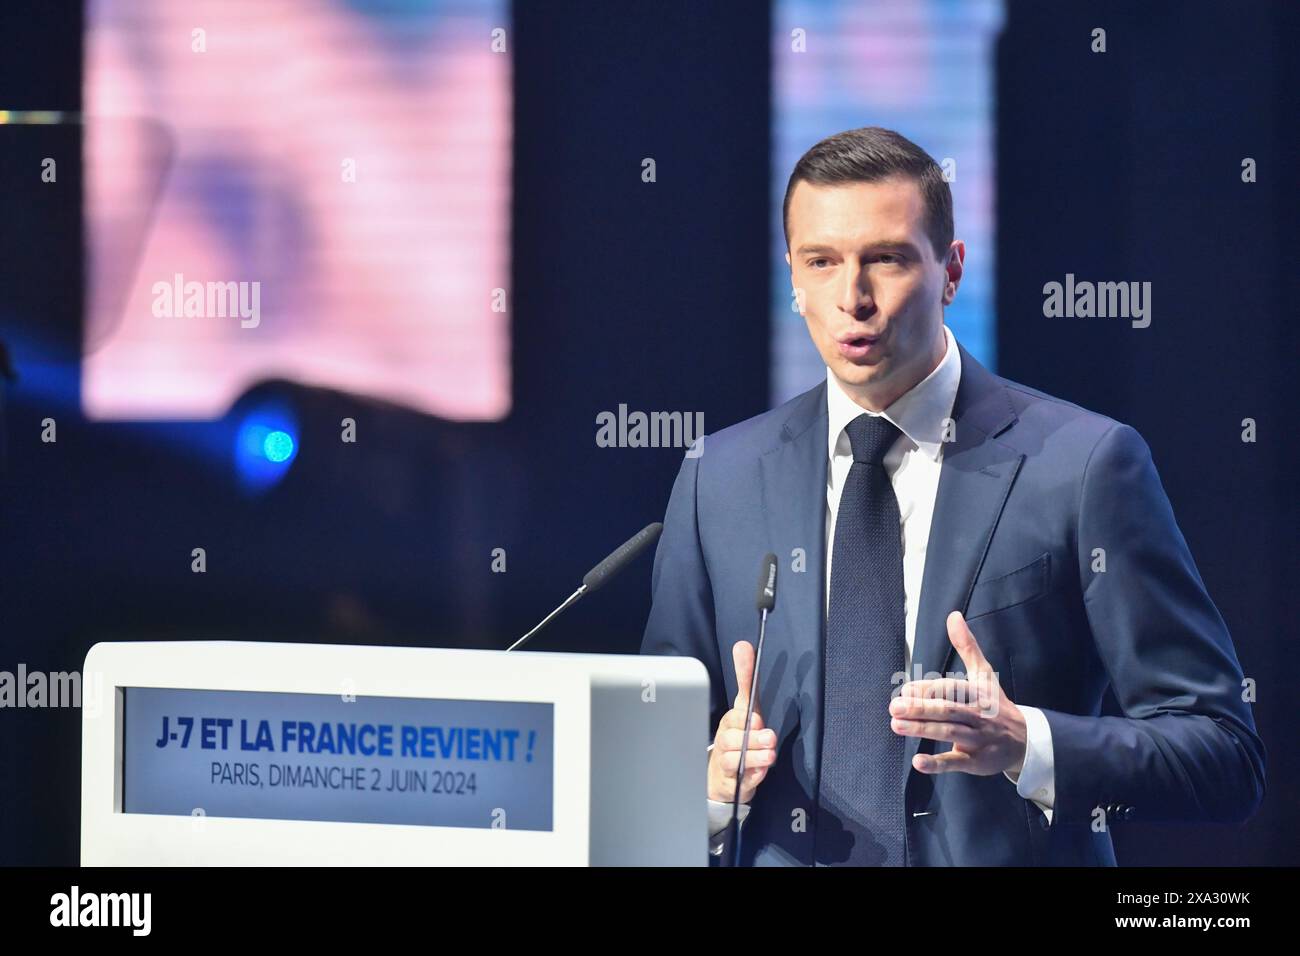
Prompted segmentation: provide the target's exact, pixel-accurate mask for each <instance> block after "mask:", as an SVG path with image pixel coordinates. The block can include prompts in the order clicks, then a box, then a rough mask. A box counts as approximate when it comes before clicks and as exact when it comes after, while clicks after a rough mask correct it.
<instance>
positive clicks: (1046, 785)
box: [1003, 706, 1056, 824]
mask: <svg viewBox="0 0 1300 956" xmlns="http://www.w3.org/2000/svg"><path fill="white" fill-rule="evenodd" d="M1020 712H1021V713H1022V714H1024V715H1025V763H1024V766H1023V767H1021V768H1020V773H1018V774H1014V775H1013V774H1011V773H1010V772H1008V771H1003V775H1004V776H1005V777H1006V778H1007V779H1008V780H1010V781H1011V782H1012V783H1014V784H1015V785H1016V793H1018V794H1020V795H1021V796H1022V797H1024V798H1025V799H1026V800H1032V801H1033V802H1034V804H1035V805H1036V806H1037V807H1038V809H1040V810H1042V811H1043V813H1044V815H1046V817H1047V822H1048V823H1049V824H1050V823H1051V822H1052V808H1053V807H1054V806H1055V805H1056V767H1055V763H1054V756H1053V753H1052V728H1051V725H1049V724H1048V723H1047V717H1046V716H1045V715H1044V714H1043V712H1042V711H1041V710H1039V709H1038V708H1037V707H1025V706H1021V707H1020Z"/></svg>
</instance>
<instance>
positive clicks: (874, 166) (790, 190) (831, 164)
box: [781, 126, 953, 262]
mask: <svg viewBox="0 0 1300 956" xmlns="http://www.w3.org/2000/svg"><path fill="white" fill-rule="evenodd" d="M893 176H905V177H907V178H908V179H911V180H914V181H915V182H916V183H917V185H918V186H920V187H921V198H922V199H924V200H925V219H926V223H925V226H926V233H927V234H928V235H929V236H930V242H931V243H933V245H934V254H935V257H936V258H938V259H939V261H940V262H942V261H944V259H945V258H946V257H947V255H948V247H949V246H950V245H951V244H952V233H953V229H952V190H951V189H949V188H948V182H947V180H945V179H944V178H943V170H941V169H940V168H939V164H938V163H936V162H935V161H934V158H933V157H932V156H931V155H930V154H929V153H927V152H926V151H925V150H923V149H922V148H921V147H920V146H917V145H916V144H915V143H913V142H912V141H911V140H910V139H908V138H907V137H905V136H901V135H899V134H898V133H895V132H894V131H893V130H892V129H883V128H882V127H879V126H864V127H862V128H861V129H850V130H845V131H844V132H843V133H836V134H835V135H834V136H828V137H826V139H824V140H822V141H821V142H820V143H818V144H817V145H816V146H814V147H813V148H812V149H810V150H808V152H806V153H804V154H803V156H801V157H800V158H799V162H797V163H795V165H794V172H792V173H791V174H790V182H789V184H788V185H787V186H786V187H785V203H784V204H783V205H782V207H781V225H782V228H783V229H784V230H785V244H786V246H789V245H790V197H791V196H792V195H794V187H795V186H797V185H798V184H799V183H801V182H806V183H811V184H812V185H814V186H843V185H847V184H849V183H878V182H881V181H882V180H885V179H889V178H891V177H893Z"/></svg>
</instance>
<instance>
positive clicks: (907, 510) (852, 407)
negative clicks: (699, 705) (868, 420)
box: [709, 326, 1056, 854]
mask: <svg viewBox="0 0 1300 956" xmlns="http://www.w3.org/2000/svg"><path fill="white" fill-rule="evenodd" d="M943 334H944V341H945V342H946V347H945V351H944V356H943V359H942V360H941V361H940V362H939V365H938V367H936V368H935V370H934V371H933V372H931V373H930V374H929V375H927V376H926V377H925V378H924V379H922V380H921V381H920V382H919V383H917V384H916V385H915V386H914V387H913V388H912V389H910V390H909V391H908V392H906V393H905V394H903V395H902V396H900V397H899V398H898V399H897V400H896V401H895V402H894V403H893V404H892V405H890V406H889V407H888V408H886V409H885V410H884V411H883V412H880V413H876V412H869V411H867V410H866V409H864V408H862V407H861V406H859V405H858V404H857V403H856V402H854V401H853V399H852V398H850V397H849V396H848V394H847V393H846V392H845V391H844V389H843V388H842V387H841V386H840V384H839V380H838V379H836V378H835V376H834V374H833V373H832V372H831V370H830V369H829V368H827V369H826V406H827V413H828V416H827V418H828V429H829V434H828V435H827V443H826V445H827V449H828V453H829V455H830V462H829V467H828V468H827V470H826V593H825V606H824V610H825V609H829V606H830V582H831V556H832V552H833V551H834V541H835V519H836V516H837V514H838V513H839V506H840V493H841V492H842V491H843V488H844V482H845V481H846V480H847V478H848V475H849V469H850V468H851V467H852V466H853V448H852V445H851V444H850V442H849V435H848V431H847V426H848V424H849V422H851V421H853V419H855V418H857V417H858V416H859V415H862V414H864V413H865V414H868V415H874V414H882V415H884V417H885V418H886V419H888V420H889V421H890V422H891V423H893V424H894V425H895V426H896V427H897V428H898V430H899V431H900V432H902V434H901V435H899V437H898V440H897V441H896V442H894V444H893V446H892V447H891V448H890V449H889V451H888V452H887V453H886V455H885V460H884V467H885V471H886V473H887V474H888V475H889V479H890V482H891V483H892V485H893V487H894V495H895V496H896V497H897V498H898V511H899V517H900V518H901V520H902V537H903V590H904V600H905V611H906V630H905V637H906V643H907V650H906V654H905V657H906V662H907V670H908V671H909V672H910V671H911V669H912V648H913V646H914V644H915V636H916V618H917V611H918V609H919V608H920V605H921V581H922V579H923V578H924V575H925V550H926V547H927V546H928V545H929V541H930V521H931V519H932V518H933V516H934V503H935V499H936V497H937V495H938V491H939V477H940V473H941V471H942V464H943V446H944V440H943V436H944V430H945V424H946V423H947V422H948V420H949V419H950V418H951V417H952V408H953V403H954V402H955V401H956V398H957V385H958V383H959V382H960V381H961V354H960V353H959V352H958V351H957V342H956V339H954V338H953V335H952V332H951V331H950V330H949V329H948V327H947V326H944V328H943ZM950 433H951V431H950ZM1017 706H1018V707H1019V708H1020V712H1021V713H1022V714H1024V716H1025V724H1026V746H1025V762H1024V766H1023V767H1022V769H1021V772H1020V773H1019V775H1012V774H1010V773H1007V774H1006V777H1007V779H1008V780H1010V781H1011V782H1012V783H1014V784H1016V792H1017V793H1019V794H1020V795H1021V796H1022V797H1024V798H1025V799H1026V800H1032V801H1033V802H1034V803H1035V804H1036V805H1037V806H1038V807H1039V808H1040V809H1041V810H1042V811H1043V813H1044V814H1045V815H1046V816H1047V820H1048V822H1049V823H1050V822H1051V819H1052V807H1053V805H1054V804H1055V802H1056V787H1055V773H1054V767H1053V754H1052V733H1051V728H1050V727H1049V725H1048V723H1047V718H1046V717H1044V716H1043V712H1042V711H1041V710H1039V709H1038V708H1036V707H1027V706H1024V705H1022V704H1018V705H1017ZM958 772H959V771H958ZM760 786H761V785H760ZM748 812H749V807H748V806H741V808H740V813H741V817H740V819H741V820H742V821H743V820H744V818H745V817H746V816H747V815H748ZM730 819H731V804H730V803H723V802H719V801H716V800H710V801H709V833H710V835H711V837H719V836H720V835H721V832H722V831H723V830H724V829H726V825H727V823H728V822H729V821H730ZM710 844H711V847H710V848H711V849H712V850H713V851H714V852H715V854H716V853H718V852H721V847H722V845H721V842H720V840H712V839H711V841H710Z"/></svg>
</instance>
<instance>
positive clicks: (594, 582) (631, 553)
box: [582, 521, 664, 592]
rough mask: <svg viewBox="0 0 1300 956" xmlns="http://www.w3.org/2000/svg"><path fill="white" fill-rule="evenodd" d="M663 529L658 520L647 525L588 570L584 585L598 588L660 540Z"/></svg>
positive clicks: (594, 588) (588, 588)
mask: <svg viewBox="0 0 1300 956" xmlns="http://www.w3.org/2000/svg"><path fill="white" fill-rule="evenodd" d="M663 530H664V526H663V524H662V523H660V522H658V521H656V522H655V523H654V524H648V525H646V526H645V527H644V528H642V529H641V530H640V531H638V532H637V533H636V534H634V535H632V537H630V538H628V539H627V540H626V541H624V542H623V543H622V544H620V545H619V546H618V547H617V548H615V549H614V551H613V552H612V553H611V554H610V556H609V557H607V558H606V559H605V560H604V561H602V562H600V564H598V565H596V566H595V567H594V568H592V569H591V570H590V571H588V572H587V575H586V577H584V578H583V579H582V583H583V586H584V587H586V589H587V591H588V592H591V591H594V590H596V588H598V587H600V586H601V585H603V584H604V583H605V582H606V581H608V580H609V579H610V578H612V577H613V576H614V575H616V574H618V572H620V571H622V570H623V568H625V567H626V566H627V565H629V564H631V563H632V562H633V561H635V560H636V558H637V555H639V554H640V553H641V552H642V551H644V550H645V549H646V548H648V547H649V546H650V545H652V544H654V543H655V542H656V541H658V540H659V535H660V533H661V532H662V531H663Z"/></svg>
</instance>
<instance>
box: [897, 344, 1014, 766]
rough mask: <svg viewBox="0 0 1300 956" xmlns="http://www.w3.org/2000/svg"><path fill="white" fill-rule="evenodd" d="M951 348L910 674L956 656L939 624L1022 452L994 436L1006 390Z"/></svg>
mask: <svg viewBox="0 0 1300 956" xmlns="http://www.w3.org/2000/svg"><path fill="white" fill-rule="evenodd" d="M958 349H959V350H960V354H961V381H960V383H959V384H958V386H957V398H956V401H955V402H954V404H953V416H952V417H953V420H954V422H955V434H954V439H955V440H954V441H952V442H950V443H948V444H946V445H945V446H944V451H943V464H942V466H941V470H940V477H939V491H938V495H937V496H936V499H935V504H934V516H933V519H932V521H931V524H930V540H929V544H928V546H927V549H926V558H925V573H924V575H923V577H922V582H921V605H920V608H919V609H918V612H917V621H916V634H915V641H914V646H913V653H912V670H911V671H910V672H909V673H908V677H909V679H912V680H915V679H916V677H917V670H918V668H919V670H920V671H921V674H922V676H924V675H925V674H927V673H929V672H938V673H940V674H943V673H946V672H947V670H948V669H949V665H950V663H954V662H955V661H959V660H960V659H959V658H956V657H955V655H956V651H955V650H954V649H953V647H952V643H951V642H950V641H949V640H948V629H947V624H946V623H945V622H946V620H947V617H948V615H949V614H950V613H952V612H953V611H961V612H962V613H963V614H965V613H966V608H967V604H968V602H969V601H970V593H971V589H972V588H973V587H974V584H975V576H976V574H978V572H979V569H980V565H981V564H983V562H984V555H985V554H986V553H987V551H988V546H989V541H990V540H991V539H992V537H993V529H994V528H995V527H996V526H997V523H998V519H999V518H1000V517H1001V514H1002V508H1003V505H1005V504H1006V500H1007V495H1008V494H1009V493H1010V491H1011V485H1012V483H1013V482H1014V481H1015V477H1016V474H1017V472H1019V470H1020V465H1021V463H1022V462H1023V461H1024V455H1023V454H1021V453H1020V452H1018V451H1016V450H1015V449H1013V448H1011V447H1010V446H1008V445H1005V444H1003V443H1001V442H998V441H995V440H994V436H995V435H997V434H998V433H999V432H1001V431H1003V430H1004V429H1006V428H1007V427H1008V426H1009V425H1011V424H1012V423H1013V422H1015V421H1016V413H1015V409H1014V408H1013V406H1012V404H1011V400H1010V398H1009V396H1008V395H1007V394H1006V390H1005V388H1004V387H1003V386H1002V384H1001V383H1000V382H999V381H998V380H997V379H996V378H995V377H994V376H993V375H992V374H991V373H990V372H989V371H988V369H986V368H984V366H982V365H980V364H979V363H978V362H976V361H975V359H974V358H973V357H972V356H971V355H970V353H968V352H967V351H966V350H965V349H963V348H961V346H960V345H958ZM906 740H907V746H906V749H905V755H906V758H907V762H906V764H905V765H904V766H907V767H910V766H911V763H912V758H913V757H914V756H915V755H916V753H917V751H918V749H919V748H920V738H918V737H908V738H907V739H906ZM909 776H910V775H909Z"/></svg>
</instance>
